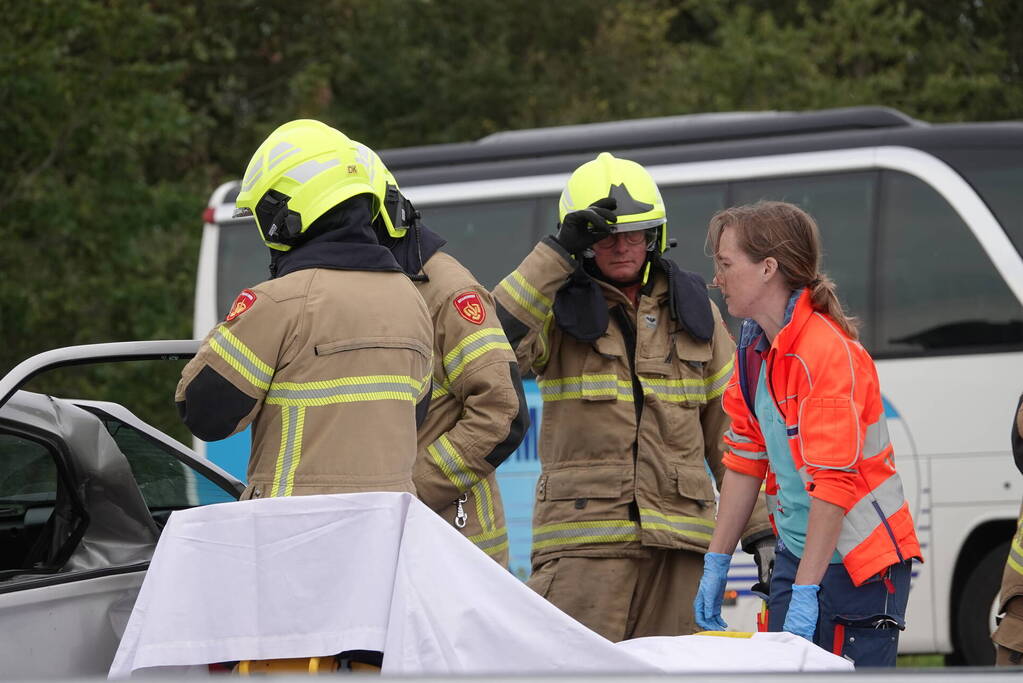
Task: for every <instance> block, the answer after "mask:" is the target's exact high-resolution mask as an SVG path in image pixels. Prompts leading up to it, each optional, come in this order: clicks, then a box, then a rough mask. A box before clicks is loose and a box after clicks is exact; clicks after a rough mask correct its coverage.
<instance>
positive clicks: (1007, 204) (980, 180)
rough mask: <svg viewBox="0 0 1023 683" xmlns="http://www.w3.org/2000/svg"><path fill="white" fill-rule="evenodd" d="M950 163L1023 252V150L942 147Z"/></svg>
mask: <svg viewBox="0 0 1023 683" xmlns="http://www.w3.org/2000/svg"><path fill="white" fill-rule="evenodd" d="M941 157H942V158H943V159H945V160H946V161H948V162H949V163H951V164H952V165H953V166H954V167H955V169H956V170H957V171H959V173H961V174H962V175H963V176H964V177H965V178H966V180H967V181H968V182H969V183H970V184H971V185H972V186H973V189H975V190H976V191H977V193H978V194H980V196H981V198H982V199H983V200H984V202H985V203H987V205H988V207H989V208H990V209H991V212H992V213H993V214H994V215H995V218H997V219H998V222H999V223H1001V224H1002V227H1003V228H1005V232H1006V233H1007V234H1008V235H1009V239H1010V240H1012V243H1013V245H1015V247H1016V251H1018V252H1020V253H1021V254H1023V194H1021V193H1020V188H1021V187H1023V151H1021V150H1020V149H1019V148H1015V149H1006V150H996V149H987V148H985V149H984V150H983V151H982V153H981V152H978V150H976V149H970V150H960V149H957V150H951V151H942V152H941Z"/></svg>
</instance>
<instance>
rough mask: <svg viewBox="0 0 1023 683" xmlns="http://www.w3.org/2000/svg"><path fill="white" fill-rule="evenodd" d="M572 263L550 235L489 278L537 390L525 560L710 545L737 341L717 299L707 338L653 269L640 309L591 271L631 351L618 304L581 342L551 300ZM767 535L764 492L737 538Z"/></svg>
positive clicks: (748, 544) (747, 540)
mask: <svg viewBox="0 0 1023 683" xmlns="http://www.w3.org/2000/svg"><path fill="white" fill-rule="evenodd" d="M573 268H574V264H573V262H572V261H571V259H570V258H569V256H568V255H567V253H565V252H564V250H562V249H561V248H560V247H559V245H557V243H552V242H550V241H546V240H545V241H544V242H541V243H540V244H538V245H537V246H536V248H535V249H534V250H533V251H532V253H530V254H529V255H528V256H527V257H526V259H525V260H524V261H523V262H522V263H521V264H520V265H519V267H518V268H517V269H516V270H515V271H514V272H512V273H511V274H510V275H509V276H508V277H506V278H505V279H504V280H503V281H502V282H501V283H500V284H499V285H498V286H497V288H496V289H495V297H496V299H497V303H498V312H499V313H500V314H501V315H502V320H505V319H507V322H506V323H505V331H506V332H507V334H508V337H509V340H511V342H512V345H513V347H515V350H516V355H517V356H518V359H519V364H520V367H522V368H525V369H529V368H532V369H534V370H535V371H536V373H537V375H538V380H539V381H538V384H539V387H540V393H541V396H542V398H543V402H544V409H543V420H542V426H541V433H540V446H539V450H540V462H541V466H542V473H541V475H540V479H539V481H538V482H537V488H536V503H535V507H534V513H533V566H534V567H537V566H539V565H540V564H541V563H542V562H544V561H546V560H547V559H551V558H553V557H558V556H562V555H585V556H595V557H604V556H629V555H633V554H638V552H637V551H639V552H642V551H641V548H642V547H643V546H653V547H658V548H674V549H686V550H692V551H696V552H706V550H707V547H708V545H709V542H710V538H711V535H712V534H713V531H714V519H715V509H716V506H715V493H714V485H713V483H712V481H711V478H710V476H709V474H708V467H709V469H710V470H712V471H713V472H714V474H715V476H716V477H718V480H719V481H720V478H721V477H722V476H723V475H724V468H723V466H722V463H721V456H722V441H721V437H722V434H723V432H724V431H725V429H726V428H727V426H728V421H727V417H726V416H725V413H724V411H723V410H722V408H721V401H720V396H721V394H722V393H723V392H724V390H725V385H726V384H727V382H728V379H729V376H730V375H731V373H732V364H733V360H732V356H733V353H734V350H735V345H734V343H733V342H732V339H731V337H730V336H729V334H728V331H727V329H726V328H725V327H724V325H723V323H722V322H721V316H720V313H718V311H717V309H716V308H714V310H713V316H714V320H715V332H714V335H713V339H712V341H710V342H706V343H700V342H698V341H697V340H696V339H695V338H693V337H692V336H690V335H689V333H688V332H686V331H685V330H683V329H682V328H681V327H680V326H679V324H678V323H677V322H676V321H674V320H672V318H671V315H670V312H669V310H668V292H667V283H666V278H665V276H664V275H663V273H662V272H661V271H659V270H658V271H652V272H653V275H652V276H651V277H653V278H655V279H654V281H653V285H652V288H651V290H650V293H649V294H644V295H642V296H641V299H640V302H639V309H638V310H636V308H635V307H634V306H633V305H632V303H631V302H630V301H629V300H628V299H627V298H626V297H625V295H623V294H622V293H621V292H620V291H619V290H618V289H616V288H614V287H612V286H610V285H608V284H606V283H603V282H601V283H599V284H600V286H601V288H602V291H603V294H604V297H605V299H606V302H607V305H608V307H609V308H614V307H618V306H622V307H624V310H625V311H626V312H627V316H628V318H629V319H630V320H631V321H632V326H634V328H635V330H636V333H635V334H636V346H635V349H636V350H635V355H634V357H633V358H632V359H630V358H629V357H628V353H627V348H628V345H627V343H626V338H625V335H624V334H623V332H622V330H621V328H620V327H619V325H618V324H616V322H615V316H611V321H610V323H609V324H608V327H607V332H606V333H605V334H604V336H603V337H600V338H599V339H597V340H596V341H595V342H593V343H585V342H580V341H578V340H577V339H575V338H573V337H570V336H569V335H567V334H565V333H564V332H563V331H562V330H561V329H560V328H558V326H557V325H556V324H555V323H554V321H553V312H552V305H553V301H554V298H555V295H556V293H557V291H558V289H559V288H560V287H561V286H562V285H563V284H564V283H565V282H566V281H567V279H568V277H569V275H570V273H571V272H572V271H573ZM630 363H634V364H635V368H636V372H635V379H636V383H635V387H634V381H633V380H634V374H633V372H632V370H631V367H630ZM634 390H635V391H636V392H637V393H639V395H640V396H641V401H642V405H641V410H642V413H641V416H640V417H639V418H638V422H637V412H638V408H637V405H636V403H635V402H634V395H635V394H634ZM772 535H773V534H772V531H771V527H770V524H769V522H768V519H767V515H766V510H765V508H764V503H763V495H761V500H760V502H759V503H758V505H757V509H756V510H755V512H754V515H753V517H752V519H751V521H750V523H749V525H748V526H747V528H746V530H745V533H744V534H743V542H744V547H746V548H747V549H748V550H750V551H752V549H753V548H752V544H753V543H754V542H755V541H758V540H760V539H762V538H769V537H771V536H772Z"/></svg>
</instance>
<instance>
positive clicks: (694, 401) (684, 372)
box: [675, 331, 714, 406]
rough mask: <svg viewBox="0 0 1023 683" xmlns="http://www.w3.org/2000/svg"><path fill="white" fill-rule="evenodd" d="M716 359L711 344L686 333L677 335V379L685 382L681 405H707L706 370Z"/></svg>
mask: <svg viewBox="0 0 1023 683" xmlns="http://www.w3.org/2000/svg"><path fill="white" fill-rule="evenodd" d="M713 357H714V351H713V349H712V348H711V345H710V342H706V343H700V342H697V341H696V340H694V339H693V338H692V337H690V336H689V335H688V334H686V333H685V332H681V331H680V332H678V333H676V334H675V363H677V368H678V370H677V372H676V375H675V376H676V377H679V378H680V379H682V380H683V383H682V387H681V389H682V390H681V398H682V401H681V403H682V404H683V405H688V406H702V405H705V404H706V403H707V386H706V382H705V381H704V370H705V368H706V366H707V363H709V362H710V360H711V358H713Z"/></svg>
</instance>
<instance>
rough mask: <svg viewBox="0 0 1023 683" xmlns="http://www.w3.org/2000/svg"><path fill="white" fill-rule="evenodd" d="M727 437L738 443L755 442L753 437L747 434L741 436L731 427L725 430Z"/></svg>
mask: <svg viewBox="0 0 1023 683" xmlns="http://www.w3.org/2000/svg"><path fill="white" fill-rule="evenodd" d="M725 438H726V439H728V440H729V441H731V442H732V443H736V444H740V443H753V440H752V439H750V438H748V437H745V436H741V435H739V434H736V433H735V432H733V431H732V430H731V429H729V430H728V431H726V432H725Z"/></svg>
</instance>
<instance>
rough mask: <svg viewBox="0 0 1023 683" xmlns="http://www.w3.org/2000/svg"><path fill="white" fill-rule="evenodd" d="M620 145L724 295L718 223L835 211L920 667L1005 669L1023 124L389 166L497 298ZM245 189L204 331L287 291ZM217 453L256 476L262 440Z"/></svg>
mask: <svg viewBox="0 0 1023 683" xmlns="http://www.w3.org/2000/svg"><path fill="white" fill-rule="evenodd" d="M368 142H372V141H368ZM600 151H611V152H613V153H614V154H616V155H618V156H621V157H624V158H627V159H632V160H634V161H637V162H639V163H641V164H643V165H644V166H646V167H647V168H648V169H649V170H650V172H651V173H652V174H653V177H654V178H655V179H656V180H657V182H658V184H659V186H660V188H661V191H662V193H663V196H664V199H665V203H666V206H667V213H668V227H669V235H670V236H671V237H673V238H675V239H676V240H677V241H678V246H677V247H676V248H674V249H672V250H671V251H670V252H669V256H670V257H671V258H674V259H675V260H676V261H678V262H679V263H680V265H682V267H683V268H687V269H690V270H694V271H697V272H700V273H701V274H703V276H704V277H705V278H707V279H708V280H709V279H710V277H711V274H712V273H711V269H712V264H711V261H710V259H709V258H708V257H707V256H705V254H704V237H705V233H706V226H707V221H708V219H709V218H710V216H711V214H712V213H713V212H714V211H716V210H718V209H720V208H723V207H726V206H730V205H734V204H742V203H747V202H752V201H755V200H758V199H761V198H766V199H781V200H787V201H791V202H795V203H797V204H799V205H801V206H802V207H804V208H805V209H807V210H808V211H809V212H810V213H811V214H813V216H814V217H816V219H817V220H818V222H819V223H820V226H821V230H822V232H823V238H824V244H825V248H826V250H827V252H826V254H825V266H826V268H827V270H828V272H829V273H830V274H831V275H832V277H833V278H834V279H835V280H836V281H837V282H838V284H839V294H840V296H841V297H842V299H843V301H845V303H846V304H847V306H848V307H849V308H850V309H851V311H852V313H853V314H855V315H857V316H858V317H859V318H860V319H861V321H862V322H863V327H862V334H863V337H862V341H863V343H864V345H865V346H866V347H867V348H868V349H869V351H870V353H871V354H872V355H873V357H874V358H875V359H876V360H877V368H878V373H879V374H880V378H881V388H882V391H883V394H884V399H885V407H886V414H887V417H888V420H889V427H890V431H891V433H892V439H893V442H894V445H895V452H896V457H897V458H898V461H899V471H900V473H901V474H902V477H903V480H904V483H905V485H906V489H907V495H908V498H909V500H910V503H911V505H912V511H913V517H914V519H915V520H916V524H917V529H918V533H919V536H920V540H921V543H922V545H923V548H924V554H925V559H926V562H925V563H924V564H922V565H917V566H916V567H915V570H914V574H913V576H914V578H913V590H912V593H911V596H910V602H909V613H908V615H907V621H908V623H909V628H908V629H907V631H906V633H905V634H904V635H903V638H902V640H901V646H900V647H901V651H902V652H904V653H909V652H919V653H925V652H939V653H951V654H953V657H952V658H951V661H956V662H960V663H969V664H982V663H991V662H993V661H994V659H993V657H994V656H993V649H992V646H991V643H990V640H989V634H990V631H991V629H992V628H993V624H994V617H995V614H994V608H995V593H996V592H997V590H998V584H999V580H1000V576H1001V571H1002V567H1003V565H1004V562H1005V557H1006V554H1007V551H1008V544H1009V540H1010V538H1011V537H1012V534H1013V531H1014V529H1015V524H1016V520H1017V515H1018V512H1019V507H1020V501H1021V498H1023V479H1021V478H1020V475H1019V473H1018V472H1017V471H1016V469H1015V467H1014V466H1013V463H1012V457H1011V455H1010V453H1009V427H1010V424H1011V422H1012V415H1013V410H1014V407H1015V405H1016V399H1017V397H1018V396H1019V393H1020V391H1021V390H1023V259H1021V257H1020V253H1021V249H1023V123H973V124H942V125H928V124H926V123H923V122H920V121H916V120H914V119H911V118H909V117H907V116H905V115H903V114H901V113H899V112H897V111H894V110H891V109H885V108H877V107H865V108H852V109H836V110H827V111H818V112H805V113H794V112H756V113H732V114H706V115H696V116H676V117H666V118H655V119H644V120H636V121H621V122H614V123H603V124H590V125H581V126H564V127H556V128H544V129H536V130H524V131H511V132H505V133H498V134H495V135H491V136H488V137H486V138H483V139H481V140H478V141H476V142H469V143H459V144H448V145H431V146H425V147H415V148H405V149H395V150H386V151H382V152H381V156H382V157H383V159H384V161H385V163H387V165H388V167H389V168H390V169H391V170H392V171H393V172H394V174H395V176H396V177H397V178H398V182H399V183H400V184H401V187H402V190H403V191H405V192H406V194H408V196H409V197H410V198H411V199H412V200H413V202H414V203H415V204H416V206H417V207H418V208H419V209H421V210H422V213H423V218H424V223H425V224H426V225H428V226H429V227H431V228H432V229H434V230H436V231H437V232H439V233H441V234H442V235H443V236H444V237H446V238H447V240H448V246H447V250H448V251H449V252H450V253H452V254H453V255H454V256H456V257H457V258H459V259H460V260H461V261H462V262H463V263H465V264H466V265H467V266H468V267H469V268H470V269H471V270H472V271H473V272H474V273H475V275H476V276H477V277H478V278H479V279H480V280H481V281H482V282H483V283H484V284H485V285H487V286H488V287H493V286H494V285H495V284H496V283H497V282H498V281H499V280H500V279H501V278H502V277H504V276H505V275H507V274H508V273H510V272H511V271H512V270H513V269H514V268H515V267H516V266H517V265H518V263H519V261H520V260H521V259H522V258H523V257H524V256H525V255H526V253H527V252H528V251H529V250H530V249H531V248H532V246H533V245H534V244H535V243H536V242H537V240H539V239H540V237H541V236H543V235H544V234H546V233H549V232H551V231H552V230H553V228H554V226H555V223H556V221H557V200H558V196H559V194H560V192H561V188H562V186H563V185H564V183H565V181H566V180H567V178H568V175H569V173H570V172H571V171H572V170H573V169H574V168H576V167H577V166H578V165H579V164H581V163H583V162H584V161H587V160H589V159H591V158H593V157H594V156H595V155H596V154H597V153H598V152H600ZM237 191H238V185H237V183H228V184H226V185H223V186H221V187H220V188H218V189H217V191H216V192H215V193H214V194H213V197H212V198H211V200H210V207H209V208H208V209H207V211H206V217H205V218H206V221H205V222H206V225H205V230H204V233H203V241H202V250H201V256H200V260H199V274H198V281H197V286H196V299H195V334H196V336H197V337H199V336H203V335H205V333H206V332H207V331H208V330H209V329H210V327H212V326H213V325H214V324H215V323H216V321H218V320H221V319H223V317H224V315H225V314H226V312H227V309H228V307H229V306H230V304H231V302H232V301H233V299H234V297H235V295H236V294H237V293H238V292H239V291H240V290H241V289H242V288H244V287H246V286H250V285H252V284H254V283H256V282H259V281H261V280H263V279H265V278H266V276H267V271H266V267H265V265H266V263H267V261H268V255H267V250H266V249H265V247H264V246H263V244H262V243H261V241H260V240H259V237H258V235H257V232H256V229H255V228H254V226H253V225H252V223H251V219H248V220H241V221H235V220H233V219H232V218H231V214H232V210H233V200H234V197H235V196H236V195H237ZM719 304H720V302H719ZM722 308H723V307H722ZM732 323H733V324H734V321H732ZM527 385H528V386H527V398H528V400H529V401H530V411H531V413H532V417H533V425H534V427H533V429H532V430H530V432H529V433H528V434H527V436H526V439H525V441H524V442H523V444H522V445H521V447H520V448H519V449H518V450H517V451H516V452H515V453H514V454H513V455H512V456H511V457H510V458H509V459H508V461H507V462H505V463H504V464H503V465H502V466H501V468H500V469H499V470H498V475H499V477H498V478H499V481H500V483H501V490H502V494H503V496H504V500H505V506H506V510H507V516H508V521H509V536H510V541H511V554H512V569H513V571H515V572H516V573H517V574H519V575H520V576H525V575H526V574H527V573H528V571H529V544H530V516H531V511H532V500H533V486H534V483H535V480H536V477H537V475H538V472H539V463H538V461H537V454H536V444H537V440H536V433H537V432H536V429H537V427H538V425H539V423H540V419H541V409H542V406H541V401H540V398H539V392H538V391H537V390H536V386H535V383H534V382H532V381H527ZM206 448H207V453H208V454H209V456H210V457H211V458H212V459H213V460H214V461H216V462H217V463H219V464H221V465H222V466H225V467H227V468H228V469H229V470H231V471H233V472H234V473H235V474H236V475H239V476H244V463H245V459H246V458H247V454H248V444H247V436H245V435H240V436H236V437H233V438H232V439H228V440H227V441H224V442H219V443H217V444H209V445H207V446H206ZM755 580H756V579H755V568H754V566H753V564H752V561H751V560H750V557H749V556H748V555H745V554H738V555H737V556H736V562H735V563H734V564H733V569H732V573H731V574H730V582H729V588H730V589H731V590H734V593H733V595H734V596H735V597H736V598H737V600H736V604H735V605H733V606H732V607H731V608H729V609H730V610H731V613H730V614H729V609H726V619H727V620H729V622H730V624H731V625H732V627H734V628H738V629H740V630H753V622H752V613H753V612H755V611H756V609H757V608H758V607H759V603H758V601H756V599H755V598H753V597H752V596H750V593H749V588H750V585H751V584H752V583H753V582H754V581H755Z"/></svg>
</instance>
